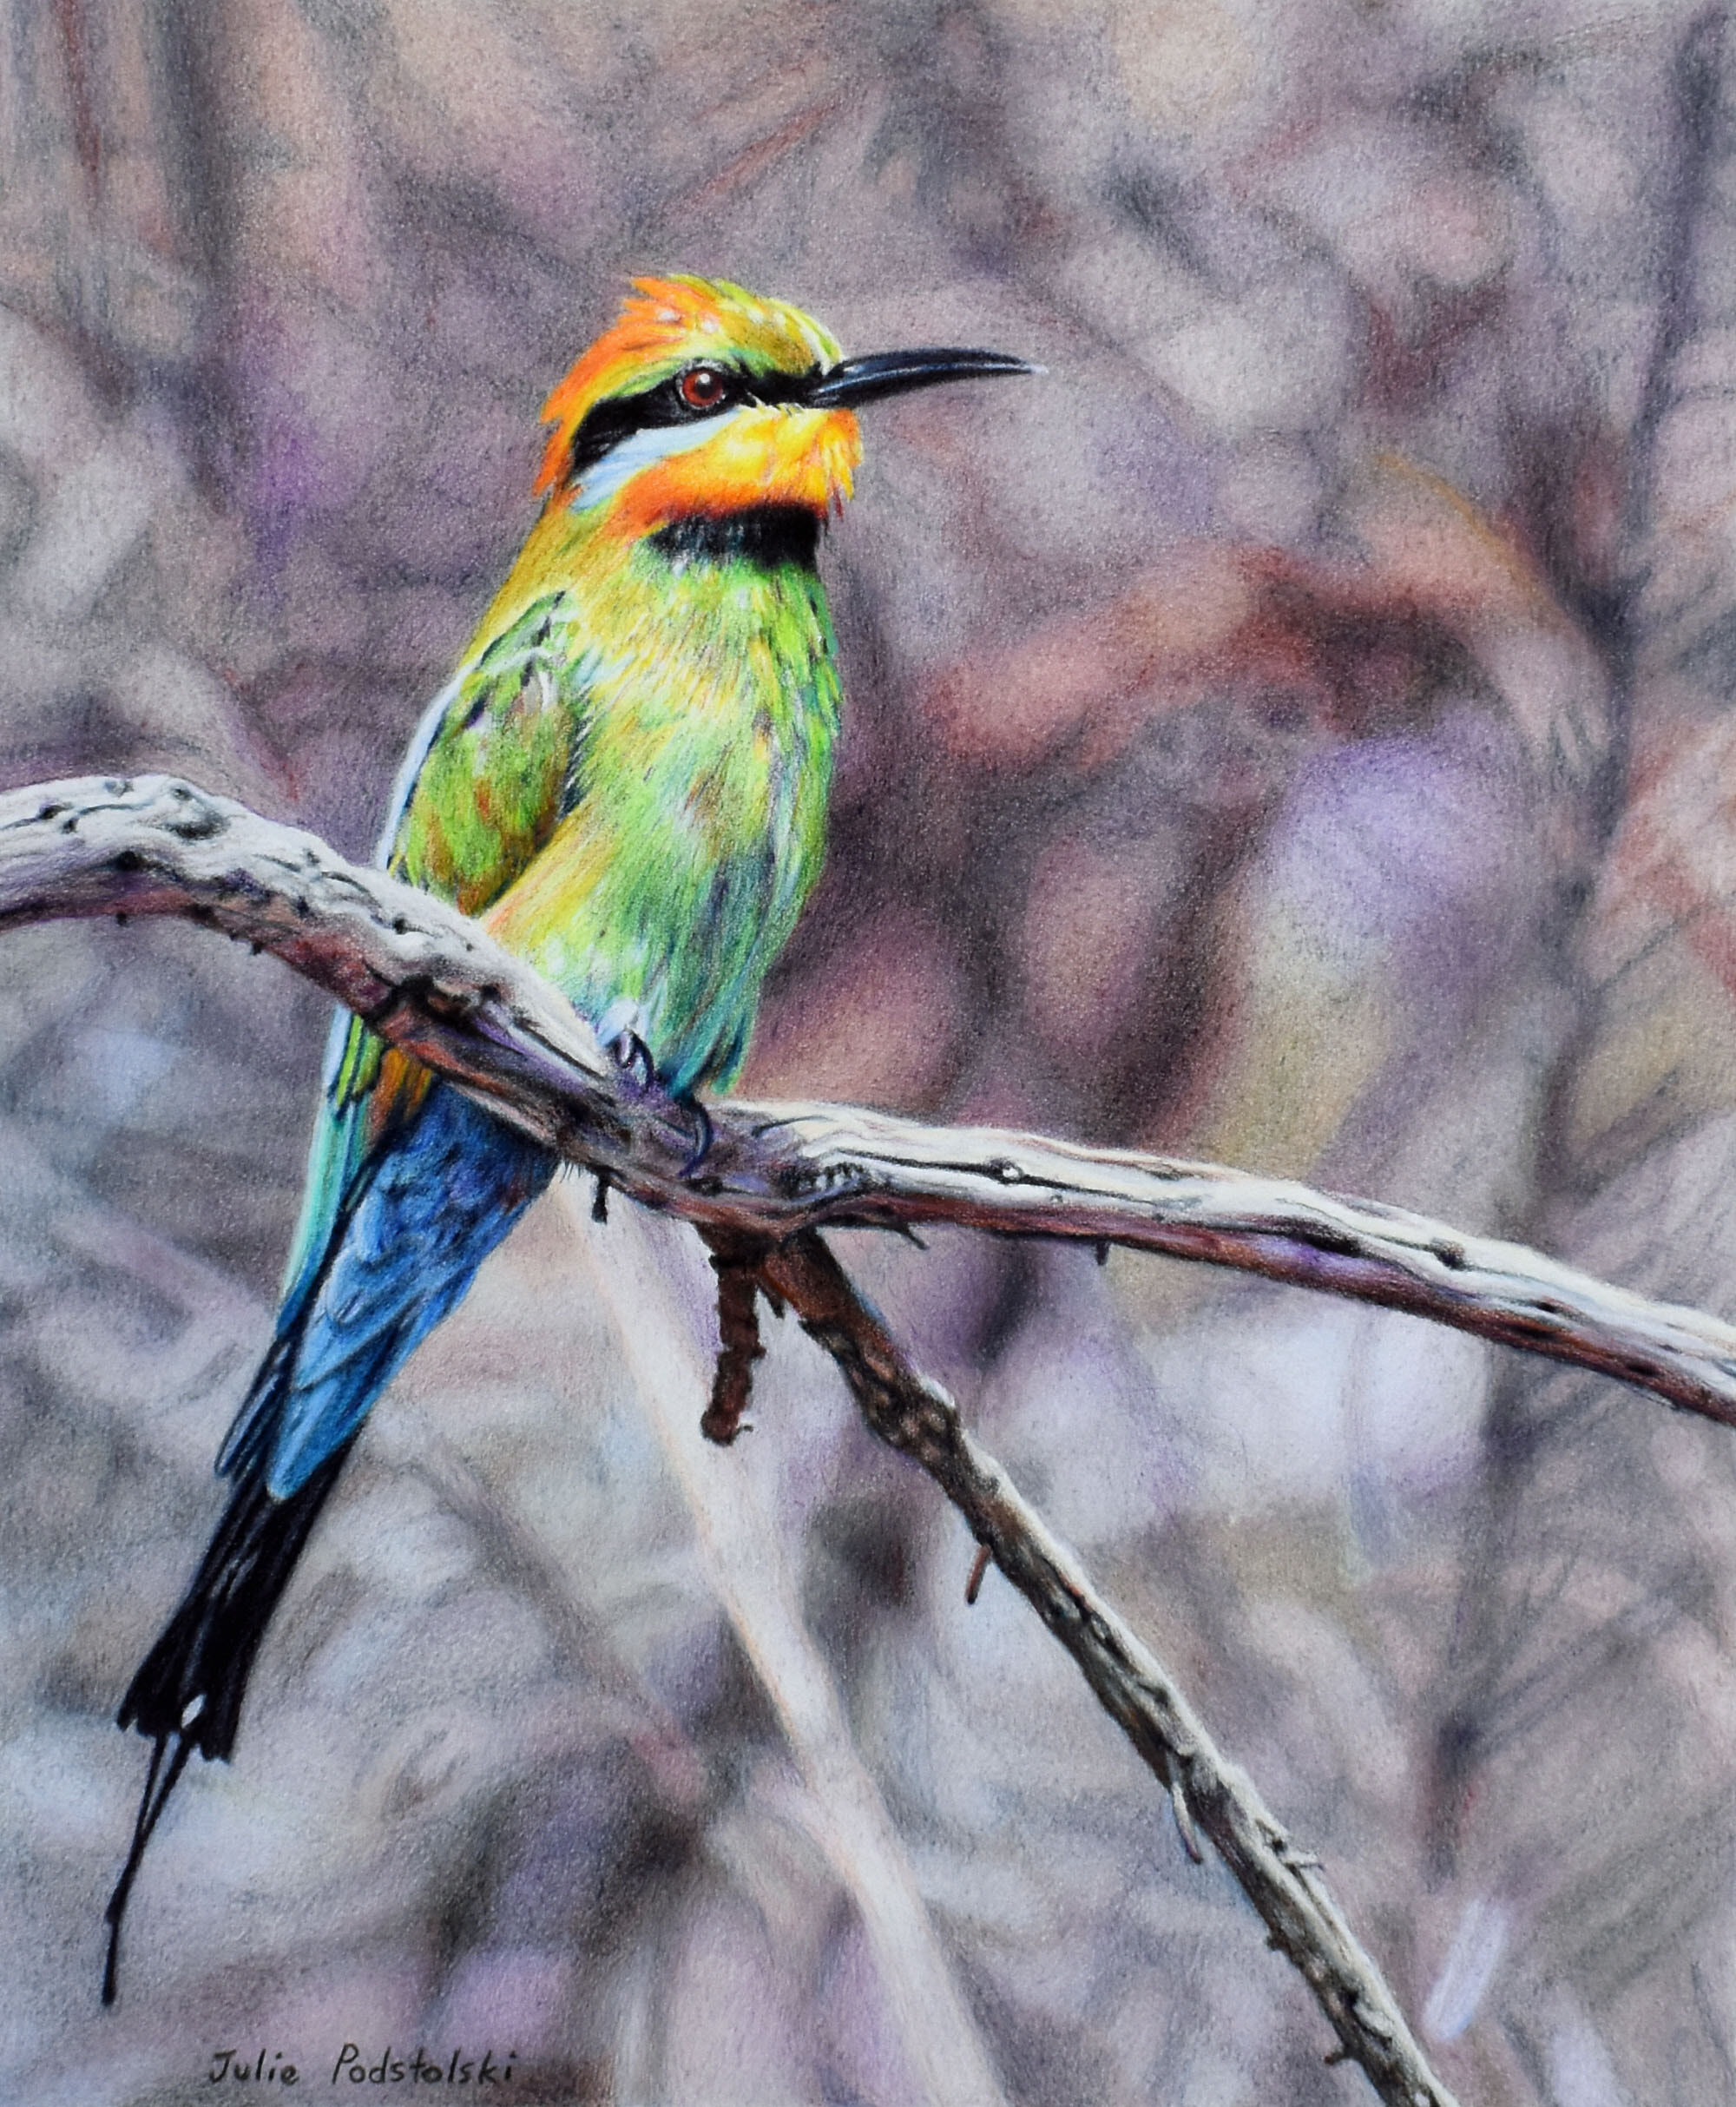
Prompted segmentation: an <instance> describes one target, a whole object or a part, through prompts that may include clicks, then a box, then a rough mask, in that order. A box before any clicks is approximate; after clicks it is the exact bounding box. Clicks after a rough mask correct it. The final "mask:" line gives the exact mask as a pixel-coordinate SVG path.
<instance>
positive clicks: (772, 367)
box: [536, 276, 855, 504]
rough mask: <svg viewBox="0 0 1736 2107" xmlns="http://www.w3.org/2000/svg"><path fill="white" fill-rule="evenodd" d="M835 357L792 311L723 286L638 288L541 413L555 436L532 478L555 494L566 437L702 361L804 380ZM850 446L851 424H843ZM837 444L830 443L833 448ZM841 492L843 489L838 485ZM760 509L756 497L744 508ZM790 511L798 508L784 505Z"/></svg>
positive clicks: (542, 490)
mask: <svg viewBox="0 0 1736 2107" xmlns="http://www.w3.org/2000/svg"><path fill="white" fill-rule="evenodd" d="M842 356H843V353H842V352H841V351H840V349H839V346H838V343H837V341H836V339H834V338H832V336H831V335H830V334H829V333H827V332H826V331H825V330H824V329H822V328H821V327H820V326H819V323H818V322H815V321H813V320H812V319H811V318H810V317H809V316H807V315H806V314H804V313H802V312H801V310H800V309H799V307H792V306H789V305H788V304H787V303H786V301H783V300H766V299H762V298H760V297H759V295H758V294H755V293H747V292H745V291H744V290H743V289H742V288H741V287H740V286H733V285H730V284H728V283H727V281H726V280H721V279H718V280H707V279H703V278H690V277H686V276H680V277H672V278H638V279H635V280H634V281H633V291H632V293H630V294H629V295H628V298H627V300H625V301H624V302H623V304H622V306H621V314H620V317H619V319H617V320H616V321H615V323H614V324H613V326H611V327H609V328H608V329H606V330H605V331H604V332H603V333H602V335H601V336H600V337H599V338H598V339H596V341H595V343H594V344H593V345H591V346H590V347H589V350H587V351H586V352H584V353H583V354H582V356H581V357H580V359H578V361H577V363H576V364H575V365H574V366H573V368H572V370H571V371H570V372H569V373H568V374H567V376H566V378H565V379H563V380H562V381H561V382H560V383H559V385H557V386H556V388H555V389H554V390H553V392H551V393H550V395H549V399H548V401H547V402H546V403H544V404H543V405H542V416H543V418H544V421H545V422H547V423H549V424H550V425H553V426H554V431H552V433H551V434H550V435H549V444H548V446H547V448H546V449H545V450H544V452H543V456H542V472H541V473H540V474H539V476H538V477H537V478H536V489H537V491H538V493H539V495H541V494H547V493H549V492H552V491H556V489H557V488H558V487H559V485H560V484H561V481H562V477H563V476H564V475H565V473H566V468H567V463H568V461H569V459H570V458H571V455H572V446H573V438H574V434H575V432H576V431H578V429H579V426H580V425H582V423H583V422H584V420H585V418H586V417H587V416H588V415H589V412H591V411H592V410H593V409H595V406H596V405H597V404H598V403H600V402H605V401H607V400H608V398H610V397H612V396H615V395H625V394H637V393H640V392H642V391H644V390H646V389H648V388H653V387H655V386H656V385H658V383H659V382H660V381H663V380H667V379H668V378H669V376H670V375H671V374H672V373H677V372H680V371H681V368H682V367H683V366H685V365H694V364H695V363H697V362H699V361H700V360H704V359H715V360H716V361H718V362H719V363H720V364H729V365H742V366H745V367H746V369H747V370H748V371H749V372H776V373H803V372H811V371H812V369H814V368H815V367H817V366H818V367H825V366H828V365H835V364H836V363H837V361H838V359H840V358H841V357H842ZM839 425H840V431H842V428H843V427H844V426H847V427H848V433H849V436H850V437H851V438H852V441H853V435H854V431H855V420H854V419H853V418H848V417H847V416H845V417H843V418H840V420H839ZM834 444H836V441H834ZM846 488H847V484H846ZM751 502H755V503H759V504H764V503H766V502H767V500H766V497H764V496H763V495H762V496H761V497H758V498H757V499H754V500H752V501H751ZM790 502H792V503H793V502H805V501H804V500H795V499H792V500H791V501H790Z"/></svg>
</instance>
